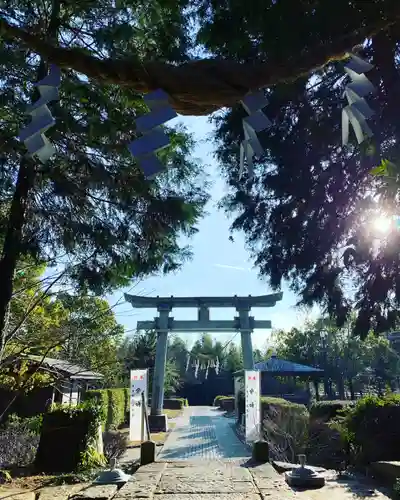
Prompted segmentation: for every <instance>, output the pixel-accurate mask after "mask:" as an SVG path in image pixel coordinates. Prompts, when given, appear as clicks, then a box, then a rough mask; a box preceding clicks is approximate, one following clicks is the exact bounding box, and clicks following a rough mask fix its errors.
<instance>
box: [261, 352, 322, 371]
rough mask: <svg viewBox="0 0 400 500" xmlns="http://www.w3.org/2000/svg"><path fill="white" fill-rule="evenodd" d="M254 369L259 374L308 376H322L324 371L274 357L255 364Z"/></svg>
mask: <svg viewBox="0 0 400 500" xmlns="http://www.w3.org/2000/svg"><path fill="white" fill-rule="evenodd" d="M254 369H255V370H257V371H260V372H270V373H276V374H278V373H279V374H281V375H310V374H317V373H320V374H322V373H323V372H324V370H321V369H320V368H314V367H313V366H307V365H301V364H300V363H293V362H292V361H287V360H286V359H279V358H277V357H276V356H271V357H270V358H269V359H267V360H266V361H261V362H260V363H256V364H255V365H254Z"/></svg>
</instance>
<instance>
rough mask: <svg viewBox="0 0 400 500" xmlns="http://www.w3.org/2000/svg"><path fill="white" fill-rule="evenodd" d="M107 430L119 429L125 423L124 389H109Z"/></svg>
mask: <svg viewBox="0 0 400 500" xmlns="http://www.w3.org/2000/svg"><path fill="white" fill-rule="evenodd" d="M107 392H108V415H107V425H106V429H107V430H115V429H118V428H119V427H120V426H121V424H123V423H124V421H125V394H124V389H108V391H107Z"/></svg>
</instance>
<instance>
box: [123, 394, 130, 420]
mask: <svg viewBox="0 0 400 500" xmlns="http://www.w3.org/2000/svg"><path fill="white" fill-rule="evenodd" d="M130 393H131V391H130V389H124V414H125V420H124V422H125V423H126V424H127V423H128V422H129V416H130V411H131V409H130Z"/></svg>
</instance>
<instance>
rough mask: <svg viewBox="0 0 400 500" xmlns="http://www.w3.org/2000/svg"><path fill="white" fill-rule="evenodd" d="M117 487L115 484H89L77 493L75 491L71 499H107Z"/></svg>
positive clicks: (113, 493)
mask: <svg viewBox="0 0 400 500" xmlns="http://www.w3.org/2000/svg"><path fill="white" fill-rule="evenodd" d="M117 489H118V487H117V486H116V485H115V484H98V485H93V486H89V487H88V488H85V489H83V490H81V491H79V492H78V493H75V494H74V495H73V496H72V497H71V499H73V500H89V499H90V500H109V499H110V498H112V497H113V496H114V495H115V493H116V492H117Z"/></svg>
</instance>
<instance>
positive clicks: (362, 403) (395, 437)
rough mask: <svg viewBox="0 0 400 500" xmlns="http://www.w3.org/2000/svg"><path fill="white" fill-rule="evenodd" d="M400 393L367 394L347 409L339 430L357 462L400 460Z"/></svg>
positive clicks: (338, 426) (339, 423)
mask: <svg viewBox="0 0 400 500" xmlns="http://www.w3.org/2000/svg"><path fill="white" fill-rule="evenodd" d="M399 420H400V395H398V394H388V395H386V396H383V397H379V396H366V397H364V398H362V399H360V400H358V401H357V402H356V404H355V405H354V406H350V407H347V408H346V409H345V410H344V416H342V417H338V418H337V419H336V422H335V423H334V424H333V426H334V427H335V428H336V429H338V430H339V432H340V433H341V436H342V438H343V440H344V442H345V443H346V444H347V446H348V448H349V453H350V458H351V460H352V462H353V463H354V464H355V465H363V466H364V465H368V464H370V463H371V462H378V461H381V460H400V427H399V425H398V422H399Z"/></svg>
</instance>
